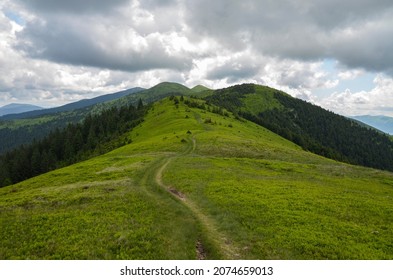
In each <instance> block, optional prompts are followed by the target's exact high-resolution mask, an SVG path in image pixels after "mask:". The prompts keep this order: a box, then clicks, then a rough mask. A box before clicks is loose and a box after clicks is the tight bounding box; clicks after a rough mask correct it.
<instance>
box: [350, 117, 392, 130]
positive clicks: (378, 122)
mask: <svg viewBox="0 0 393 280" xmlns="http://www.w3.org/2000/svg"><path fill="white" fill-rule="evenodd" d="M351 118H353V119H355V120H358V121H361V122H363V123H365V124H367V125H370V126H372V127H375V128H377V129H379V130H381V131H383V132H385V133H388V134H390V135H393V118H391V117H387V116H368V115H366V116H354V117H351Z"/></svg>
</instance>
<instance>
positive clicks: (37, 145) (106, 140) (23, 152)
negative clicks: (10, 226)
mask: <svg viewBox="0 0 393 280" xmlns="http://www.w3.org/2000/svg"><path fill="white" fill-rule="evenodd" d="M147 110H148V106H144V105H143V103H142V101H141V100H140V102H139V104H138V106H137V107H134V106H132V105H129V106H123V107H120V108H117V107H113V108H110V109H106V110H104V111H102V112H101V113H100V114H98V115H88V116H87V117H86V118H85V119H84V121H83V122H82V123H77V124H72V123H69V124H68V125H67V126H66V127H65V128H63V129H59V128H57V129H56V130H54V131H52V132H50V133H49V135H48V136H46V137H44V138H43V139H40V140H34V141H33V143H32V144H30V145H22V146H20V147H18V148H16V149H14V150H12V151H9V152H7V153H5V154H4V155H1V156H0V187H4V186H7V185H11V184H15V183H17V182H20V181H23V180H26V179H28V178H31V177H34V176H37V175H39V174H43V173H45V172H48V171H50V170H54V169H56V168H60V167H63V166H66V165H70V164H73V163H76V162H79V161H82V160H86V159H88V158H90V157H93V156H96V155H99V154H103V153H106V152H108V151H110V150H113V149H114V148H117V147H120V146H122V145H125V144H127V143H130V142H131V141H132V140H131V139H130V138H128V136H123V134H125V133H126V132H127V131H129V130H130V129H132V128H133V127H135V126H137V125H138V124H140V123H141V122H142V121H143V116H144V115H145V113H146V111H147Z"/></svg>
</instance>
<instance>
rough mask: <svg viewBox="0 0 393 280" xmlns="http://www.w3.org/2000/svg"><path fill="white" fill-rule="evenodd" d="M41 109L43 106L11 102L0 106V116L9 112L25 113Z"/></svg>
mask: <svg viewBox="0 0 393 280" xmlns="http://www.w3.org/2000/svg"><path fill="white" fill-rule="evenodd" d="M41 109H43V108H42V107H40V106H36V105H31V104H23V103H10V104H7V105H4V106H2V107H0V117H2V116H4V115H9V114H19V113H25V112H30V111H35V110H41Z"/></svg>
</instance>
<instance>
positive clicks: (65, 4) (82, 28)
mask: <svg viewBox="0 0 393 280" xmlns="http://www.w3.org/2000/svg"><path fill="white" fill-rule="evenodd" d="M392 38H393V2H392V1H391V0H302V1H298V0H276V1H274V0H241V1H235V0H214V1H211V0H209V1H207V0H198V1H187V0H143V1H142V0H139V1H138V0H111V1H107V0H84V1H79V0H67V1H63V0H1V2H0V106H3V105H6V104H9V103H29V104H34V105H40V106H43V107H53V106H59V105H62V104H65V103H69V102H73V101H77V100H80V99H83V98H92V97H95V96H98V95H101V94H108V93H113V92H117V91H120V90H124V89H127V88H133V87H144V88H149V87H152V86H154V85H156V84H158V83H160V82H164V81H171V82H178V83H181V84H184V85H186V86H188V87H193V86H196V85H198V84H203V85H205V86H208V87H210V88H213V89H217V88H223V87H227V86H230V85H234V84H240V83H250V82H251V83H257V84H261V85H267V86H270V87H274V88H277V89H280V90H283V91H285V92H287V93H289V94H291V95H292V96H294V97H298V98H301V99H303V100H306V101H308V102H311V103H314V104H316V105H319V106H322V107H324V108H326V109H328V110H330V111H333V112H336V113H339V114H342V115H347V116H354V115H366V114H369V115H386V116H391V117H393V51H392V50H393V39H392Z"/></svg>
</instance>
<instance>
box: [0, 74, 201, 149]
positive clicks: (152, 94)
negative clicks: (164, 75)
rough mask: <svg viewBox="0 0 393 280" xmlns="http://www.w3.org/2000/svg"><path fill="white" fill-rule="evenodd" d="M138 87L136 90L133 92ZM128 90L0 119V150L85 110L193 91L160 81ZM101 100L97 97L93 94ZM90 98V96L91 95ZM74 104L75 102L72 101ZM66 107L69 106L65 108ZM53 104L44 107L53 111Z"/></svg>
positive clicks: (26, 141) (82, 114)
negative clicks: (117, 95) (111, 96)
mask: <svg viewBox="0 0 393 280" xmlns="http://www.w3.org/2000/svg"><path fill="white" fill-rule="evenodd" d="M136 90H138V91H139V92H135V91H136ZM130 91H131V92H132V94H129V95H126V96H123V97H120V98H117V99H114V100H110V101H105V102H99V103H97V104H95V105H92V106H86V107H84V108H80V109H73V108H74V107H73V106H71V105H72V104H70V105H65V106H63V107H60V108H62V110H65V111H62V112H57V113H56V112H55V113H50V114H49V113H48V114H45V115H41V116H36V117H31V118H26V119H17V120H10V121H0V143H1V145H0V154H3V153H5V152H7V151H10V150H12V149H14V148H16V147H18V146H20V145H26V144H29V143H31V142H32V141H33V140H34V139H36V140H38V139H42V138H43V137H45V136H46V135H48V134H49V133H50V132H51V131H53V130H55V129H56V128H63V127H65V126H66V125H67V124H68V123H78V122H81V121H82V120H83V119H85V118H86V117H87V116H88V115H89V114H93V115H95V114H99V113H101V112H102V111H104V110H107V109H109V108H112V107H118V108H119V107H121V106H125V105H134V106H136V105H137V104H138V102H139V100H140V99H141V100H143V102H144V103H145V104H146V103H151V102H154V101H157V100H159V99H161V98H163V97H166V96H170V95H191V94H193V92H192V91H191V90H190V89H189V88H187V87H185V86H183V85H180V84H177V83H169V82H164V83H160V84H158V85H156V86H154V87H152V88H150V89H147V90H140V89H139V88H135V89H133V90H130ZM95 99H96V100H101V99H100V98H95ZM92 100H93V99H92ZM74 104H78V102H76V103H74ZM67 108H69V109H67ZM55 110H56V108H54V109H50V110H48V111H55Z"/></svg>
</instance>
